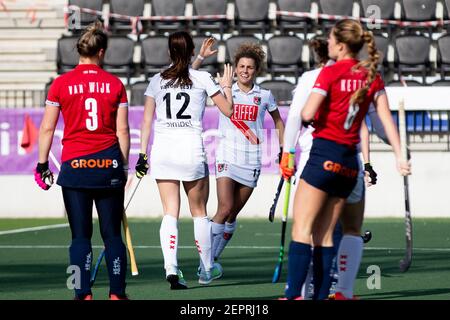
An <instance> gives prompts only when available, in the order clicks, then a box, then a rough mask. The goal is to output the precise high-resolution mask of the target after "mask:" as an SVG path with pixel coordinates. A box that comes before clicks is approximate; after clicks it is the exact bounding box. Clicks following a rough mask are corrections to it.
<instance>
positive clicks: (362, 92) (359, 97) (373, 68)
mask: <svg viewBox="0 0 450 320" xmlns="http://www.w3.org/2000/svg"><path fill="white" fill-rule="evenodd" d="M362 39H363V40H364V42H365V43H367V51H368V52H369V57H368V59H367V60H363V61H361V62H360V63H359V64H358V66H357V67H359V66H364V67H365V68H366V69H367V70H368V73H367V82H366V85H365V86H364V87H362V88H361V89H359V90H358V91H356V92H355V94H354V95H353V96H352V99H351V103H352V104H355V103H361V102H363V101H364V98H365V97H366V95H367V92H368V91H369V88H370V85H371V84H372V82H373V81H374V80H375V77H376V75H377V68H378V62H379V59H380V54H379V52H378V50H377V47H376V44H375V38H374V37H373V34H372V32H371V31H364V32H363V36H362Z"/></svg>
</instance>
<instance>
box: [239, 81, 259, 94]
mask: <svg viewBox="0 0 450 320" xmlns="http://www.w3.org/2000/svg"><path fill="white" fill-rule="evenodd" d="M233 91H235V92H242V93H243V94H247V95H249V94H252V93H254V92H255V93H260V92H261V88H260V87H259V86H258V85H257V84H256V83H253V88H251V89H250V91H249V92H244V91H242V90H241V88H239V86H238V84H237V82H235V83H234V84H233Z"/></svg>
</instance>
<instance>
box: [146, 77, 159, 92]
mask: <svg viewBox="0 0 450 320" xmlns="http://www.w3.org/2000/svg"><path fill="white" fill-rule="evenodd" d="M158 79H160V77H159V75H158V74H156V75H154V76H153V77H152V78H151V80H150V83H149V84H148V87H147V90H145V93H144V95H145V96H147V97H152V98H155V96H156V92H157V87H158Z"/></svg>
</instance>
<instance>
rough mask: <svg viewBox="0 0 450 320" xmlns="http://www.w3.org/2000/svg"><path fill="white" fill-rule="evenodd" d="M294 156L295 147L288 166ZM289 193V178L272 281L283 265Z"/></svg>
mask: <svg viewBox="0 0 450 320" xmlns="http://www.w3.org/2000/svg"><path fill="white" fill-rule="evenodd" d="M294 158H295V149H291V150H290V152H289V164H288V167H289V168H293V167H294ZM290 195H291V178H289V179H288V180H287V181H286V189H285V191H284V206H283V216H282V218H281V221H282V222H281V246H280V254H279V256H278V263H277V265H276V267H275V271H274V272H273V277H272V283H276V282H278V280H280V275H281V268H282V266H283V258H284V240H285V238H286V225H287V216H288V210H289V198H290Z"/></svg>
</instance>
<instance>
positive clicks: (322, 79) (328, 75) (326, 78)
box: [312, 66, 333, 97]
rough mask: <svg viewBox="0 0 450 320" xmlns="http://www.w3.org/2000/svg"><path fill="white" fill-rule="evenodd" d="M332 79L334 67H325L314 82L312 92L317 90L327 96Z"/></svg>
mask: <svg viewBox="0 0 450 320" xmlns="http://www.w3.org/2000/svg"><path fill="white" fill-rule="evenodd" d="M332 81H333V68H332V67H331V66H330V67H324V68H323V69H322V71H320V73H319V76H318V77H317V80H316V82H315V83H314V86H313V89H312V92H316V93H318V94H321V95H323V96H325V97H326V96H327V95H328V92H329V91H330V88H331V83H332Z"/></svg>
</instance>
